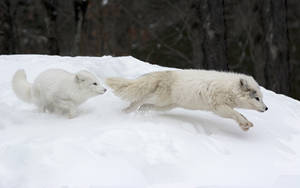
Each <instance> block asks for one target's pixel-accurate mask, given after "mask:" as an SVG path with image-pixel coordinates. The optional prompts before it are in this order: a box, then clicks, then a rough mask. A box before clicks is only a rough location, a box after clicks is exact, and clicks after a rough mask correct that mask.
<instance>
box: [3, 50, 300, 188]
mask: <svg viewBox="0 0 300 188" xmlns="http://www.w3.org/2000/svg"><path fill="white" fill-rule="evenodd" d="M0 67H1V68H0V114H1V118H0V188H40V187H43V188H56V187H58V188H103V187H105V188H106V187H109V188H116V187H125V188H143V187H145V188H168V187H170V188H171V187H172V188H176V187H178V188H179V187H180V188H192V187H193V188H196V187H197V188H240V187H242V188H266V187H270V188H271V187H272V188H282V187H289V188H296V187H297V188H299V187H300V102H299V101H297V100H294V99H292V98H289V97H286V96H283V95H278V94H276V93H274V92H272V91H268V90H265V89H263V88H262V90H263V94H264V100H265V103H266V104H267V106H268V107H269V110H268V111H267V112H265V113H259V112H255V111H250V110H239V111H241V112H242V113H243V114H244V115H245V116H246V117H247V118H248V119H249V120H250V121H252V122H253V123H254V127H253V128H252V129H251V130H250V131H248V132H243V131H242V130H241V129H240V128H239V127H238V125H237V124H236V123H235V122H234V121H232V120H228V119H223V118H220V117H218V116H215V115H214V114H212V113H210V112H203V111H189V110H184V109H175V110H172V111H169V112H164V113H162V112H151V113H146V114H139V113H132V114H124V113H122V111H121V109H122V108H124V107H126V105H127V102H125V101H122V100H121V99H119V98H118V97H116V96H114V95H113V94H112V93H111V92H110V91H108V92H106V93H105V94H104V95H101V96H98V97H95V98H92V99H90V100H89V101H87V102H86V103H85V104H83V105H82V106H80V108H79V109H80V115H79V116H78V117H76V118H74V119H66V118H65V117H63V116H60V115H55V114H47V113H40V112H38V110H37V109H36V107H35V106H33V105H30V104H26V103H24V102H22V101H20V100H18V99H17V98H16V96H15V95H14V93H13V91H12V89H11V85H10V82H11V79H12V76H13V74H14V72H15V71H16V70H17V69H20V68H23V69H25V71H26V73H27V76H28V79H29V81H31V82H32V80H33V79H34V78H35V77H36V76H37V75H38V74H39V73H40V72H41V71H43V70H46V69H48V68H63V69H65V70H67V71H70V72H76V71H78V70H81V69H85V70H88V71H91V72H93V73H94V74H96V75H97V76H98V77H99V78H100V79H102V80H103V79H104V78H106V77H111V76H120V77H126V78H135V77H137V76H139V75H142V74H145V73H147V72H151V71H158V70H166V69H168V68H164V67H159V66H155V65H150V64H148V63H145V62H142V61H139V60H137V59H135V58H133V57H110V56H104V57H60V56H42V55H9V56H0Z"/></svg>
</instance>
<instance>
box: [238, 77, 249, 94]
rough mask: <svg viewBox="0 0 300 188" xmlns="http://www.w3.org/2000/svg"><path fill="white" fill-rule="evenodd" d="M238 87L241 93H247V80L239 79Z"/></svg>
mask: <svg viewBox="0 0 300 188" xmlns="http://www.w3.org/2000/svg"><path fill="white" fill-rule="evenodd" d="M240 87H241V89H242V90H243V91H249V87H248V83H247V80H245V79H243V78H241V79H240Z"/></svg>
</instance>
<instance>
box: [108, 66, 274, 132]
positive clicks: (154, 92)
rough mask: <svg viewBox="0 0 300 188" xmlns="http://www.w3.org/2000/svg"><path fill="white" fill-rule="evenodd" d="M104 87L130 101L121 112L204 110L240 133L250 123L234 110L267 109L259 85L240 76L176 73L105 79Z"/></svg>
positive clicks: (250, 125) (199, 72) (198, 72)
mask: <svg viewBox="0 0 300 188" xmlns="http://www.w3.org/2000/svg"><path fill="white" fill-rule="evenodd" d="M106 84H107V85H108V86H110V87H111V88H112V89H113V92H114V93H115V95H117V96H119V97H121V98H122V99H124V100H127V101H129V102H131V104H130V105H129V107H127V108H126V109H124V111H125V112H132V111H134V110H137V109H139V110H142V111H144V110H151V109H153V110H159V111H165V110H170V109H172V108H175V107H181V108H185V109H192V110H208V111H212V112H214V113H215V114H217V115H219V116H221V117H224V118H231V119H234V120H236V121H237V122H238V124H239V125H240V127H241V128H242V129H243V130H245V131H246V130H248V129H249V128H250V127H252V126H253V124H252V123H251V122H250V121H248V120H247V119H246V118H245V117H244V116H243V115H242V114H240V113H239V112H237V111H236V110H234V108H245V109H253V110H257V111H260V112H264V111H266V110H267V109H268V108H267V107H266V105H265V104H264V103H263V96H262V93H261V91H260V88H259V85H258V84H257V83H256V81H255V80H254V79H253V78H252V77H251V76H247V75H244V74H238V73H229V72H218V71H206V70H177V71H162V72H152V73H148V74H145V75H143V76H141V77H139V78H137V79H134V80H128V79H123V78H108V79H106Z"/></svg>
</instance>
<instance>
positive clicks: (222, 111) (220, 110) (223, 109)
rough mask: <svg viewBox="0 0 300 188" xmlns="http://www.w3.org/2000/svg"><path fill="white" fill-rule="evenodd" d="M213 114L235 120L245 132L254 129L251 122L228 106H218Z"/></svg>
mask: <svg viewBox="0 0 300 188" xmlns="http://www.w3.org/2000/svg"><path fill="white" fill-rule="evenodd" d="M213 112H214V113H215V114H217V115H219V116H221V117H224V118H230V119H234V120H235V121H237V122H238V124H239V125H240V127H241V129H243V130H244V131H247V130H248V129H249V128H250V127H253V124H252V123H251V122H250V121H248V120H247V119H246V118H245V117H244V116H243V115H242V114H240V113H239V112H237V111H235V110H234V109H232V108H231V107H229V106H226V105H220V106H217V107H216V108H215V109H214V110H213Z"/></svg>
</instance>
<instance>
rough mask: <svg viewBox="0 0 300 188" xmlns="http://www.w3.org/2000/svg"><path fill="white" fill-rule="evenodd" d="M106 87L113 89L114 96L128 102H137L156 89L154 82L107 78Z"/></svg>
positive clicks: (139, 79)
mask: <svg viewBox="0 0 300 188" xmlns="http://www.w3.org/2000/svg"><path fill="white" fill-rule="evenodd" d="M105 82H106V85H108V86H109V87H110V88H112V89H113V92H114V94H115V95H117V96H119V97H121V98H122V99H124V100H128V101H137V100H139V99H142V98H144V97H146V96H147V95H149V94H150V93H152V92H153V91H154V90H155V88H156V85H157V84H156V83H155V81H154V80H147V79H145V78H138V79H136V80H128V79H124V78H107V79H106V81H105Z"/></svg>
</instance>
